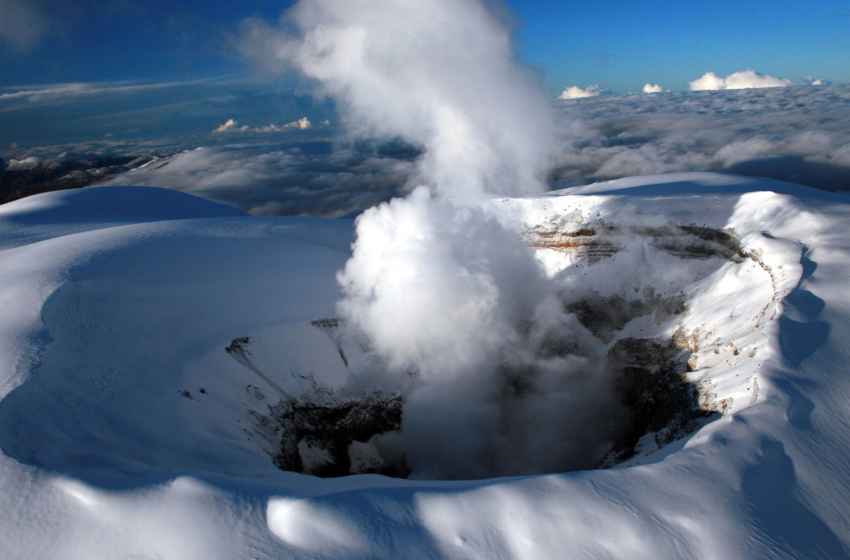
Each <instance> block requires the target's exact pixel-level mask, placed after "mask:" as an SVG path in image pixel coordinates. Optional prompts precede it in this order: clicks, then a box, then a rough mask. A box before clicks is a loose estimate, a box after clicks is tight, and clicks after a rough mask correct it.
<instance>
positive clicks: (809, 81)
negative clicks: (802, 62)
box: [803, 76, 832, 86]
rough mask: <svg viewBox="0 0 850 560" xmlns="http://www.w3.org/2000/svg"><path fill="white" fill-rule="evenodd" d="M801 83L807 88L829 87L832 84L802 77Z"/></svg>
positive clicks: (809, 77)
mask: <svg viewBox="0 0 850 560" xmlns="http://www.w3.org/2000/svg"><path fill="white" fill-rule="evenodd" d="M803 83H804V84H805V85H807V86H831V85H832V82H830V81H829V80H822V79H820V78H814V77H812V76H803Z"/></svg>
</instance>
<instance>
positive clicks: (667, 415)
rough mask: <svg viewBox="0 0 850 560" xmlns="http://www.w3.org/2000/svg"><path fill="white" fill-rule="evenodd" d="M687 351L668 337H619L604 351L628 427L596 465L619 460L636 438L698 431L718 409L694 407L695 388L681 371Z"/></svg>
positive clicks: (659, 439)
mask: <svg viewBox="0 0 850 560" xmlns="http://www.w3.org/2000/svg"><path fill="white" fill-rule="evenodd" d="M689 356H690V351H689V350H687V349H683V345H682V344H680V343H677V341H676V337H674V338H673V339H670V340H659V339H648V338H624V339H621V340H618V341H617V342H616V343H615V344H614V346H612V347H611V350H609V352H608V358H609V360H611V363H612V367H619V368H621V369H622V374H621V375H620V380H619V383H618V387H617V391H618V393H619V395H620V398H621V399H622V401H623V403H624V404H625V405H626V406H627V407H628V408H629V409H630V410H631V411H632V413H633V417H632V423H631V429H630V430H629V432H628V433H627V434H626V435H624V436H623V437H622V438H621V440H620V441H619V442H617V444H616V445H615V448H614V449H613V450H612V451H611V453H609V454H608V455H607V456H606V457H605V459H603V461H602V466H613V465H616V464H617V463H621V462H623V461H625V460H627V459H629V458H630V457H632V456H633V455H634V454H635V452H636V445H637V443H638V440H640V439H641V438H642V437H644V436H646V435H647V434H653V440H654V443H655V445H657V446H658V447H663V446H664V445H667V444H668V443H671V442H673V441H676V440H678V439H682V438H684V437H686V436H688V435H690V434H691V433H693V432H695V431H696V430H698V429H699V428H700V427H701V426H702V425H703V424H704V423H705V422H706V421H707V420H709V419H713V418H714V417H719V416H720V414H719V413H717V412H713V411H710V410H704V409H702V408H701V407H700V398H699V392H698V391H697V389H696V387H695V386H694V385H693V384H692V383H689V382H688V381H687V380H686V379H685V377H684V374H685V373H686V372H687V371H688V370H689V367H688V362H687V360H688V357H689Z"/></svg>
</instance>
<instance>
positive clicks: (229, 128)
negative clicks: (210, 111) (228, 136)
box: [213, 119, 248, 132]
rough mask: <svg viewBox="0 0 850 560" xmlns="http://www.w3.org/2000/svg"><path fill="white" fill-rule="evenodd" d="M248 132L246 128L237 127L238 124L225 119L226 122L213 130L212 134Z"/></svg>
mask: <svg viewBox="0 0 850 560" xmlns="http://www.w3.org/2000/svg"><path fill="white" fill-rule="evenodd" d="M246 130H248V126H247V125H246V126H241V127H240V126H239V123H238V122H236V121H235V120H233V119H227V122H226V123H224V124H223V125H221V126H220V127H218V128H216V129H215V130H213V132H235V131H240V132H244V131H246Z"/></svg>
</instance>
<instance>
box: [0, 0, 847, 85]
mask: <svg viewBox="0 0 850 560" xmlns="http://www.w3.org/2000/svg"><path fill="white" fill-rule="evenodd" d="M290 4H291V2H281V1H280V0H254V1H252V2H250V3H247V2H242V1H235V0H222V1H218V2H209V1H200V0H188V1H182V2H165V1H163V0H149V1H145V2H142V1H139V0H117V1H116V0H111V1H107V0H89V1H88V2H82V1H79V0H0V18H2V19H5V20H6V21H7V23H5V24H3V23H0V87H9V86H17V85H25V84H46V83H63V82H64V83H67V82H93V81H101V82H102V81H120V80H134V81H146V82H158V81H175V80H193V79H200V78H207V77H220V76H234V75H239V74H241V73H245V72H246V71H247V68H246V67H245V66H244V64H243V63H242V61H241V60H239V58H238V57H237V56H236V55H235V52H234V51H235V49H234V47H233V45H232V43H231V42H229V39H230V38H232V37H233V34H234V33H235V30H236V26H237V25H238V23H239V22H240V21H241V20H242V19H244V18H245V17H249V16H259V17H262V18H269V19H272V18H275V17H277V16H278V15H279V14H280V13H281V12H282V11H283V10H284V9H285V8H286V7H287V6H289V5H290ZM509 4H510V7H511V8H512V9H513V10H514V11H515V12H516V14H517V15H518V19H519V20H521V21H522V22H523V23H522V24H521V27H520V28H519V30H518V35H517V37H518V43H519V49H520V54H521V56H522V57H523V58H524V59H525V60H526V61H527V62H528V63H530V64H532V65H533V66H535V67H537V68H538V69H540V70H541V72H542V74H543V75H544V78H545V80H546V84H547V86H548V87H549V88H550V89H551V90H552V91H553V92H557V91H560V90H561V89H563V88H564V87H565V86H569V85H580V86H587V85H588V84H591V83H596V84H599V85H601V86H602V87H604V88H609V89H612V90H613V91H615V92H618V93H625V92H628V91H639V90H640V88H641V87H642V86H643V84H645V83H646V82H652V83H659V84H661V85H662V86H663V87H664V88H666V89H672V90H683V89H687V83H688V81H691V80H694V79H697V78H699V77H700V76H702V75H703V74H704V73H705V72H707V71H714V72H716V73H717V74H718V75H721V76H725V75H728V74H731V73H733V72H736V71H740V70H744V69H747V68H752V69H753V70H756V71H758V72H762V73H765V74H770V75H773V76H778V77H782V78H790V79H792V80H794V81H796V82H797V83H800V78H801V77H802V76H804V75H812V76H814V77H815V78H822V79H827V80H831V81H833V82H835V83H846V82H850V65H848V64H847V60H848V59H850V2H847V1H846V0H845V1H837V0H817V1H805V2H804V1H799V0H772V1H770V2H768V1H766V0H755V1H749V2H740V1H731V0H715V1H713V2H699V3H696V2H681V1H673V0H648V1H644V2H639V3H636V2H627V1H623V0H609V1H597V2H564V1H557V0H524V1H521V2H520V1H518V0H514V1H512V2H510V3H509ZM10 13H17V14H19V17H18V22H17V23H15V24H14V25H13V24H11V23H8V22H9V20H10V18H9V14H10ZM21 13H23V14H24V16H23V18H21V16H20V14H21Z"/></svg>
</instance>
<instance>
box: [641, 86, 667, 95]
mask: <svg viewBox="0 0 850 560" xmlns="http://www.w3.org/2000/svg"><path fill="white" fill-rule="evenodd" d="M662 91H664V90H663V89H662V88H661V86H659V85H658V84H655V85H652V84H646V85H645V86H643V92H644V93H661V92H662Z"/></svg>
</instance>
